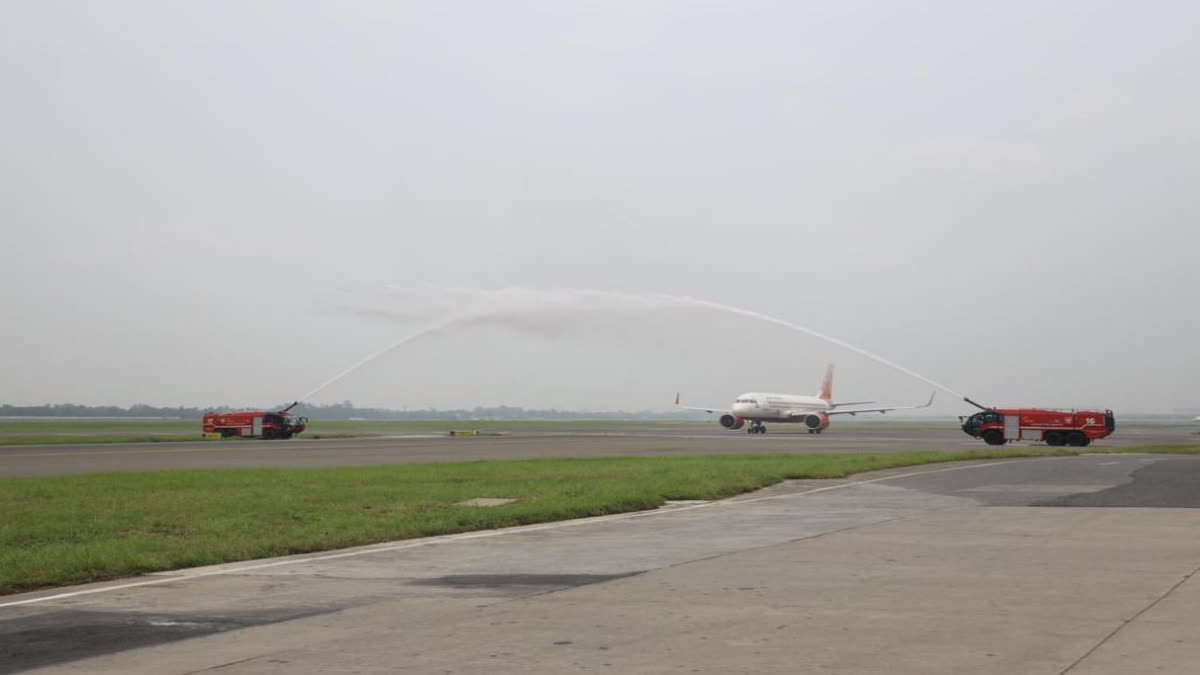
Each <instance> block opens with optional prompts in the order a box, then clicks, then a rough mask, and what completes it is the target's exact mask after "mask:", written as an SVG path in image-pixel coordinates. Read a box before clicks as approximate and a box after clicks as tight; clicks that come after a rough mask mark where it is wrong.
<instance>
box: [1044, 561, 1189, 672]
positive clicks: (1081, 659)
mask: <svg viewBox="0 0 1200 675" xmlns="http://www.w3.org/2000/svg"><path fill="white" fill-rule="evenodd" d="M1197 573H1200V567H1197V568H1196V569H1194V570H1192V571H1191V572H1188V573H1187V574H1186V575H1185V576H1184V577H1183V578H1182V579H1180V580H1179V581H1177V582H1176V583H1175V585H1173V586H1171V587H1170V588H1168V589H1167V591H1166V592H1165V593H1163V594H1162V595H1160V596H1158V597H1157V598H1155V599H1154V602H1151V603H1150V604H1148V605H1146V606H1145V607H1143V608H1142V609H1141V611H1139V612H1138V613H1137V614H1134V615H1133V616H1131V617H1129V618H1128V619H1125V620H1124V621H1122V622H1121V624H1120V625H1119V626H1117V627H1116V628H1114V629H1113V630H1112V632H1110V633H1109V634H1108V635H1105V636H1104V637H1103V638H1102V639H1101V640H1100V641H1099V642H1097V643H1096V644H1095V645H1093V646H1092V648H1091V649H1089V650H1087V651H1086V652H1084V654H1083V656H1080V657H1079V658H1078V659H1075V662H1074V663H1072V664H1071V665H1069V666H1067V667H1066V668H1064V669H1063V670H1061V671H1059V673H1058V675H1066V674H1067V673H1069V672H1071V671H1072V670H1074V669H1075V667H1076V666H1078V665H1079V664H1081V663H1083V662H1084V661H1086V660H1087V658H1088V657H1089V656H1091V655H1092V654H1094V653H1095V652H1096V650H1097V649H1100V648H1101V647H1102V646H1104V644H1105V643H1107V642H1108V641H1109V640H1111V639H1113V638H1114V637H1116V635H1117V633H1120V632H1121V631H1122V630H1124V629H1125V627H1126V626H1128V625H1129V624H1131V623H1133V622H1134V621H1137V620H1138V619H1140V618H1141V617H1142V615H1143V614H1145V613H1146V612H1149V611H1150V610H1152V609H1154V608H1155V607H1156V606H1157V605H1158V603H1160V602H1162V601H1163V600H1166V599H1167V598H1168V597H1169V596H1170V595H1171V594H1172V593H1174V592H1175V591H1176V590H1178V589H1179V587H1181V586H1183V585H1184V584H1186V583H1187V582H1188V581H1189V580H1190V579H1191V578H1192V577H1194V576H1196V574H1197Z"/></svg>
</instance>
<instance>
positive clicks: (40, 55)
mask: <svg viewBox="0 0 1200 675" xmlns="http://www.w3.org/2000/svg"><path fill="white" fill-rule="evenodd" d="M1197 29H1200V6H1198V5H1195V4H1194V3H1186V2H1160V3H1153V4H1149V5H1147V4H1144V3H1134V2H1082V1H1076V0H1067V1H1064V2H1057V3H1050V4H1047V3H1034V2H1013V3H1003V4H994V5H993V4H963V3H954V2H928V3H921V4H910V3H903V4H901V3H895V4H893V3H886V4H885V3H867V2H800V3H797V2H767V1H758V2H749V3H732V2H728V3H726V2H714V3H706V4H699V3H693V2H682V1H679V2H675V1H659V2H653V1H652V2H638V3H633V2H628V3H624V2H615V3H603V4H591V3H582V2H555V3H550V2H520V1H517V2H507V3H494V4H488V3H468V2H453V1H451V2H441V3H391V2H361V3H354V4H352V5H345V4H342V3H322V2H282V1H268V2H260V3H254V4H253V5H246V4H244V3H234V2H224V1H215V2H206V3H195V4H191V3H161V2H150V1H149V0H144V1H115V2H108V3H82V2H66V1H63V2H23V1H13V2H8V3H4V4H3V5H0V57H2V58H0V85H2V86H3V87H4V91H5V92H6V94H7V95H6V105H5V106H2V107H0V147H3V148H4V149H5V150H4V152H3V153H0V179H2V180H0V209H2V214H3V228H4V229H3V234H4V243H5V246H3V247H0V308H2V309H3V311H4V322H5V324H4V325H5V330H3V331H0V335H2V336H3V337H2V338H0V403H9V404H12V405H38V404H41V403H46V402H74V403H80V404H90V405H109V404H111V405H123V406H127V405H130V404H134V403H148V404H152V405H187V406H203V405H211V404H218V403H220V404H229V405H234V406H238V405H261V404H262V403H264V402H273V401H290V400H294V399H295V398H297V397H301V396H302V395H303V394H304V393H305V392H310V391H313V390H314V389H315V388H316V387H318V386H319V385H321V384H322V383H323V382H326V381H327V380H329V379H330V378H333V377H334V376H335V375H337V374H339V373H342V372H344V371H345V370H347V369H348V368H350V367H351V366H353V365H354V364H356V363H358V362H359V361H360V360H362V359H364V358H365V357H367V356H368V355H371V354H376V353H379V352H380V351H381V350H385V349H386V348H388V347H389V346H392V345H395V344H396V343H398V342H400V341H402V340H404V339H405V338H406V337H408V336H410V335H413V334H415V333H419V332H421V331H423V330H425V329H428V328H429V327H431V326H437V325H438V324H439V322H449V324H448V325H447V326H445V327H444V328H443V329H440V330H435V331H432V332H430V333H429V334H427V335H425V336H423V337H420V338H417V339H415V340H413V341H412V342H409V343H407V344H405V345H403V346H402V347H400V348H398V349H395V350H391V351H387V352H386V353H384V354H382V355H381V356H380V357H379V358H377V359H375V360H373V361H372V362H371V363H369V364H367V365H366V366H364V367H362V368H360V369H358V370H356V371H354V372H352V373H350V374H349V375H347V376H346V377H344V378H341V379H339V380H337V381H336V382H334V383H333V384H331V385H329V386H328V387H327V388H325V389H322V390H321V391H319V392H318V393H317V394H315V395H314V402H317V403H329V402H333V401H342V400H351V401H353V402H355V404H357V405H361V406H364V407H386V408H394V409H400V408H405V407H407V408H410V409H412V408H421V407H435V408H473V407H475V406H491V405H513V406H522V407H527V408H559V409H576V410H584V409H587V410H616V409H628V410H666V409H669V408H670V407H671V403H672V401H673V399H674V396H675V393H676V392H677V391H680V392H682V393H683V396H684V401H685V402H687V403H691V404H696V405H714V406H717V405H722V406H723V405H726V404H728V402H729V401H731V400H732V399H733V397H734V396H736V395H737V394H740V393H742V392H746V391H779V392H792V393H811V392H813V391H815V390H816V388H817V385H818V383H819V381H820V379H821V375H822V373H823V371H824V368H825V364H827V363H835V364H836V366H837V379H836V381H835V396H836V397H837V398H839V399H843V400H873V401H878V402H880V403H883V404H892V403H895V404H901V405H904V404H915V403H919V402H922V401H924V400H925V399H926V398H928V396H929V393H930V391H931V390H932V387H931V386H930V385H929V384H928V383H926V382H922V381H920V380H918V379H914V378H912V377H910V376H907V375H905V374H903V373H900V372H897V371H896V370H894V369H890V368H888V367H886V366H884V365H882V364H880V363H879V362H877V361H873V360H871V359H869V358H866V357H864V356H862V355H860V354H855V353H853V352H849V351H847V350H845V349H842V348H839V347H835V346H833V345H829V344H827V343H824V342H823V341H821V340H819V339H816V338H814V337H812V336H810V335H805V334H802V333H798V332H796V331H792V330H789V329H787V328H784V327H782V326H780V325H776V324H771V323H768V322H764V321H761V320H756V319H753V318H749V317H747V316H745V315H742V316H739V315H735V314H731V313H728V312H722V311H715V310H712V309H705V308H703V307H700V306H697V305H691V306H688V305H687V304H686V303H683V304H680V303H677V302H673V301H669V300H663V298H664V297H675V298H679V297H691V298H698V299H701V300H706V301H712V302H716V303H720V304H722V305H729V306H732V307H735V308H739V309H744V310H746V311H747V312H757V313H762V314H766V315H770V316H772V317H775V318H777V319H779V320H782V321H785V322H789V323H793V324H798V325H801V326H803V327H806V328H809V329H811V330H814V331H817V332H820V333H823V334H826V335H829V336H832V337H835V338H838V339H841V340H844V341H846V342H848V343H851V344H853V345H855V346H857V347H860V348H862V349H865V350H869V351H871V352H875V353H878V354H879V355H880V356H881V357H883V358H885V359H888V360H891V361H894V362H895V363H896V364H899V365H901V366H903V367H905V368H908V369H911V370H913V371H915V372H916V373H919V374H920V375H922V376H924V377H926V378H930V379H932V380H935V381H937V382H939V383H942V384H944V385H946V386H947V387H949V388H951V389H953V390H955V391H958V392H961V393H963V394H966V395H968V396H971V397H972V398H974V399H975V400H978V401H980V402H984V403H993V404H1038V405H1047V406H1064V407H1069V406H1079V407H1083V406H1102V407H1108V408H1112V409H1114V410H1116V411H1117V412H1118V414H1120V413H1121V411H1131V412H1142V413H1144V412H1155V411H1162V412H1170V411H1173V410H1176V409H1186V408H1200V387H1198V386H1197V383H1198V382H1200V355H1198V354H1197V351H1196V345H1197V344H1200V315H1198V314H1197V312H1196V311H1195V305H1196V299H1195V297H1196V296H1195V294H1196V290H1197V289H1200V264H1197V262H1196V256H1197V252H1198V251H1200V227H1198V226H1197V224H1196V218H1195V210H1196V206H1195V204H1196V200H1195V198H1194V196H1193V194H1192V193H1193V191H1194V186H1195V185H1197V184H1198V183H1200V180H1198V179H1200V171H1198V169H1197V163H1198V162H1200V152H1197V151H1198V150H1200V147H1198V146H1200V122H1198V121H1197V120H1200V114H1198V113H1200V85H1197V82H1196V78H1195V73H1196V72H1197V70H1198V68H1197V67H1198V66H1200V46H1198V45H1197V44H1196V42H1195V39H1194V36H1195V34H1196V32H1197ZM970 410H971V408H970V407H969V406H967V405H966V404H964V403H962V402H961V401H957V400H955V399H954V397H953V396H951V395H950V394H948V393H945V392H939V393H938V396H937V400H936V403H935V405H934V407H932V408H930V409H929V411H930V412H931V413H935V414H939V415H953V414H962V413H964V412H969V411H970Z"/></svg>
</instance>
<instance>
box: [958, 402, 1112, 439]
mask: <svg viewBox="0 0 1200 675" xmlns="http://www.w3.org/2000/svg"><path fill="white" fill-rule="evenodd" d="M963 400H964V401H966V402H967V403H970V404H971V405H973V406H975V407H976V408H979V410H980V412H977V413H975V414H974V415H970V416H962V417H959V418H958V420H959V422H961V423H962V430H963V432H964V433H966V434H967V435H968V436H972V437H974V438H982V439H983V440H984V442H985V443H987V444H988V445H1004V444H1005V443H1008V442H1010V441H1042V442H1044V443H1045V444H1046V445H1053V446H1061V445H1070V446H1073V447H1083V446H1086V445H1091V443H1092V441H1095V440H1099V439H1101V438H1104V437H1105V436H1108V435H1109V434H1111V433H1112V432H1113V430H1114V429H1116V428H1117V422H1116V418H1115V417H1113V411H1111V410H1104V411H1099V410H1075V409H1055V408H987V407H984V406H981V405H979V404H978V403H976V402H974V401H972V400H971V399H969V398H966V397H963Z"/></svg>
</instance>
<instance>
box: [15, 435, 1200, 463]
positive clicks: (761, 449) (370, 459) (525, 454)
mask: <svg viewBox="0 0 1200 675" xmlns="http://www.w3.org/2000/svg"><path fill="white" fill-rule="evenodd" d="M1196 439H1197V437H1196V435H1195V429H1194V428H1190V427H1188V426H1187V425H1167V424H1142V425H1138V424H1123V425H1121V426H1120V427H1118V430H1117V433H1115V434H1113V436H1111V437H1109V438H1106V439H1104V440H1103V441H1101V442H1099V443H1098V444H1097V447H1117V446H1122V445H1142V444H1148V443H1182V442H1188V441H1195V440H1196ZM987 447H988V446H987V445H985V444H984V443H983V441H980V440H978V439H972V438H970V437H969V436H967V435H965V434H963V433H962V431H960V430H959V429H958V428H957V427H956V426H953V425H950V424H948V425H946V426H945V427H941V428H939V427H931V426H919V425H914V426H913V427H906V426H905V425H903V424H894V425H887V426H882V427H881V428H878V429H872V428H871V427H870V426H868V425H860V426H856V427H853V428H851V427H842V428H836V427H835V428H832V429H830V430H829V431H827V432H826V433H824V434H820V435H812V434H805V433H767V434H764V435H750V434H746V433H742V432H736V431H724V430H721V429H719V428H715V427H714V429H713V430H712V431H695V430H691V431H669V430H668V431H656V430H655V431H648V430H636V429H631V430H627V431H620V430H609V431H604V432H574V433H563V432H543V433H536V432H526V433H514V434H511V435H507V436H477V437H461V438H447V437H432V438H431V437H430V436H427V435H417V436H412V437H391V438H362V439H342V440H332V439H331V440H310V439H303V438H297V439H292V440H290V441H223V442H178V443H121V444H109V445H88V446H81V445H61V446H6V447H0V476H49V475H61V474H76V473H95V472H100V471H161V470H166V469H219V468H235V467H242V468H246V467H265V466H288V467H329V466H365V465H374V464H403V463H413V462H461V461H469V460H481V459H532V458H539V457H616V456H636V455H675V454H754V453H772V452H789V453H815V452H901V451H905V450H954V451H960V450H973V449H974V450H980V449H985V448H987Z"/></svg>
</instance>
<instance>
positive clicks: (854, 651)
mask: <svg viewBox="0 0 1200 675" xmlns="http://www.w3.org/2000/svg"><path fill="white" fill-rule="evenodd" d="M853 482H855V481H851V483H853ZM811 485H812V484H804V483H798V484H791V485H788V486H786V487H781V488H777V489H776V490H774V491H773V493H772V492H768V493H767V494H765V495H756V496H754V497H752V498H746V499H742V500H735V501H733V502H726V503H723V504H721V505H716V506H692V507H679V508H676V509H675V510H673V511H671V512H666V513H661V514H655V515H653V516H649V517H633V518H630V517H625V518H618V519H601V520H599V521H593V522H592V523H589V524H579V525H566V526H563V527H553V528H544V529H534V528H527V529H526V530H523V531H517V532H514V533H508V534H504V533H497V535H496V536H484V537H479V538H475V539H463V540H458V541H447V542H446V543H445V544H444V545H443V544H437V543H432V544H429V545H422V546H417V547H413V548H406V549H401V550H393V551H385V552H368V553H364V554H362V555H355V556H350V557H343V558H336V559H335V558H330V559H325V560H321V559H318V560H315V561H308V562H302V563H298V564H288V565H283V566H277V567H260V568H257V569H245V568H237V567H236V566H227V567H228V568H230V569H234V570H237V569H242V571H240V572H235V573H231V574H220V575H214V576H198V577H196V578H191V579H186V578H185V579H174V580H172V581H170V582H169V583H165V584H162V585H155V586H146V587H138V588H129V589H126V590H122V591H115V592H112V593H103V594H98V595H89V596H76V597H70V598H65V599H61V600H56V601H53V602H52V603H49V604H48V605H29V606H22V607H12V608H8V609H5V610H0V620H2V619H9V618H10V617H12V618H13V620H19V619H22V618H24V619H25V620H29V619H31V618H39V617H40V618H42V619H43V624H49V625H52V626H53V625H54V624H55V621H58V626H59V627H60V628H61V630H62V633H63V635H62V638H63V639H75V640H83V639H86V636H84V635H81V634H80V632H79V631H74V632H72V626H71V622H72V621H76V620H79V619H78V617H79V616H83V617H85V619H84V620H85V622H91V624H95V623H96V622H101V623H103V617H110V618H111V617H114V616H116V617H121V618H122V620H123V621H126V622H129V621H136V620H137V619H138V618H139V617H140V618H143V619H144V618H146V617H150V619H146V621H147V622H148V623H154V622H157V623H159V624H171V623H172V622H174V623H175V624H177V625H183V624H187V623H189V622H191V623H192V624H195V625H203V624H204V622H205V621H209V622H210V623H212V625H214V626H216V627H215V628H212V629H211V630H208V631H207V632H204V631H201V632H199V633H197V634H195V635H194V636H183V637H190V639H186V640H185V639H179V638H180V637H181V636H179V635H175V636H173V637H172V636H168V637H165V638H163V639H162V640H160V641H159V643H157V644H155V643H154V641H153V640H151V642H150V643H148V646H142V647H139V648H133V649H125V650H124V651H118V652H115V653H111V654H107V655H99V656H94V657H93V658H88V659H85V660H79V661H74V662H69V661H66V660H62V661H60V662H59V663H58V664H57V665H52V666H50V668H49V669H48V670H54V671H59V672H81V671H87V672H113V673H116V672H121V673H131V672H132V673H136V672H145V673H162V672H195V671H199V670H203V669H209V668H219V669H220V671H219V672H221V673H276V672H278V673H282V672H318V671H319V672H368V673H385V672H387V673H393V672H420V673H424V672H453V673H485V672H486V673H497V672H535V673H561V672H567V671H576V670H596V671H608V672H638V673H651V672H709V673H718V672H720V673H729V672H777V673H796V672H843V673H875V672H879V673H883V672H888V673H942V672H945V673H960V672H984V673H1015V672H1020V673H1042V672H1045V673H1061V672H1064V671H1067V670H1069V671H1070V672H1080V673H1130V672H1195V671H1194V667H1193V665H1194V664H1195V663H1197V662H1200V661H1198V659H1200V653H1198V651H1200V639H1198V638H1200V635H1197V633H1200V621H1197V619H1198V618H1200V616H1198V615H1200V603H1198V602H1196V601H1197V600H1198V598H1197V597H1196V595H1195V594H1196V593H1197V592H1200V591H1197V589H1196V587H1195V582H1193V581H1191V580H1190V577H1189V575H1191V574H1192V573H1194V571H1195V570H1196V567H1197V565H1198V564H1200V537H1198V536H1197V534H1200V511H1196V510H1191V509H1112V508H1100V509H1090V508H1072V509H1065V508H987V507H979V506H977V505H976V502H975V501H973V500H971V499H966V498H962V497H955V496H947V495H936V494H929V493H926V492H921V491H917V490H909V489H904V488H899V487H892V486H888V485H885V484H879V483H874V484H861V483H859V484H855V485H848V486H847V487H844V488H842V489H838V490H832V491H822V492H817V493H809V494H805V495H803V496H789V495H788V494H787V493H789V492H791V493H797V492H804V491H805V490H810V489H812V488H811ZM821 485H828V483H827V482H822V483H821ZM764 497H765V498H764ZM318 558H319V557H318ZM6 600H11V598H10V599H6ZM56 617H58V618H57V619H56ZM72 617H75V618H72ZM221 621H224V622H225V623H224V624H221ZM239 622H240V623H239ZM222 626H224V627H222ZM234 628H236V630H235V629H234ZM47 630H50V631H51V633H52V632H53V629H52V628H50V629H47ZM0 670H3V668H2V667H0Z"/></svg>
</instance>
